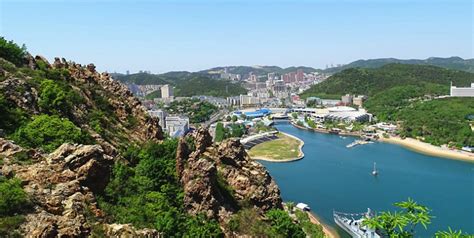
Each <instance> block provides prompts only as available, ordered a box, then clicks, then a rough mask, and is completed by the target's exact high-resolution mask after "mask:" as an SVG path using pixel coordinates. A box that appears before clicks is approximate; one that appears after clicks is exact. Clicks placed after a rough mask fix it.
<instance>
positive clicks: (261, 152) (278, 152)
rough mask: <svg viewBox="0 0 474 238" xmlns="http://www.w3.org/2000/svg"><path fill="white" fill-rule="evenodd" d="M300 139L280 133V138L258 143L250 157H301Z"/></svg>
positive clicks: (278, 158) (282, 158)
mask: <svg viewBox="0 0 474 238" xmlns="http://www.w3.org/2000/svg"><path fill="white" fill-rule="evenodd" d="M299 145H300V141H298V140H296V139H294V138H292V137H289V136H286V135H284V134H281V133H279V134H278V139H276V140H272V141H268V142H264V143H261V144H258V145H256V146H254V147H252V149H250V151H249V152H248V154H249V155H250V157H261V158H262V157H263V158H267V159H273V160H288V159H296V158H298V157H299V153H300V150H299Z"/></svg>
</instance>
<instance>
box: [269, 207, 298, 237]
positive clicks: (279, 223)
mask: <svg viewBox="0 0 474 238" xmlns="http://www.w3.org/2000/svg"><path fill="white" fill-rule="evenodd" d="M265 215H266V217H267V218H268V220H270V224H271V226H272V230H273V231H275V233H277V234H280V235H282V236H283V237H306V235H305V233H304V232H303V229H301V227H300V226H298V225H296V224H295V223H293V220H292V219H291V217H290V216H289V215H288V213H287V212H286V211H283V210H280V209H272V210H270V211H268V212H267V213H266V214H265Z"/></svg>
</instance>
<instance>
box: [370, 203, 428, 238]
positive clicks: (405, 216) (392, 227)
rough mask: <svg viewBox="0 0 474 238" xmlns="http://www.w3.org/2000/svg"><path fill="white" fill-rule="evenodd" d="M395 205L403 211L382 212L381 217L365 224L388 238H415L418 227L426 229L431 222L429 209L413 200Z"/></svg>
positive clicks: (375, 217) (371, 219) (373, 218)
mask: <svg viewBox="0 0 474 238" xmlns="http://www.w3.org/2000/svg"><path fill="white" fill-rule="evenodd" d="M394 205H395V206H396V207H398V208H401V209H402V210H401V211H396V212H393V213H392V212H382V213H381V214H380V215H377V216H374V217H371V218H368V219H365V220H364V222H363V224H365V225H367V226H369V227H370V228H372V229H378V230H379V231H381V232H382V233H383V234H385V235H386V236H387V237H413V236H414V235H415V228H416V226H417V225H419V224H421V225H422V226H423V227H424V228H425V229H426V228H427V225H428V224H430V222H431V218H432V216H431V215H430V212H429V209H428V208H427V207H426V206H423V205H420V204H418V203H416V202H415V201H414V200H412V199H411V198H408V200H407V201H403V202H398V203H395V204H394Z"/></svg>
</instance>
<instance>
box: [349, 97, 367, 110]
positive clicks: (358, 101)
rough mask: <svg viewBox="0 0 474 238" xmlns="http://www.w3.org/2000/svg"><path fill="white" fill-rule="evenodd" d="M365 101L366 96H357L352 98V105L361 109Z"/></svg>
mask: <svg viewBox="0 0 474 238" xmlns="http://www.w3.org/2000/svg"><path fill="white" fill-rule="evenodd" d="M366 99H367V96H365V95H359V96H357V97H354V98H353V99H352V104H354V105H356V106H359V107H362V105H363V104H364V101H365V100H366Z"/></svg>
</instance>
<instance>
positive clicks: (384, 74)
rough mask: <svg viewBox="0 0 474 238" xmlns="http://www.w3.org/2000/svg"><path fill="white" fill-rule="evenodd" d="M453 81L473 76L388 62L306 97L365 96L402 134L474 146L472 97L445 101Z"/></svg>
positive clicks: (347, 74)
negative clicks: (439, 97) (471, 116)
mask: <svg viewBox="0 0 474 238" xmlns="http://www.w3.org/2000/svg"><path fill="white" fill-rule="evenodd" d="M451 82H452V83H453V84H454V85H456V86H469V85H470V84H471V82H474V74H471V73H467V72H463V71H456V70H450V69H445V68H439V67H436V66H426V65H404V64H389V65H385V66H382V67H381V68H376V69H363V68H353V69H346V70H344V71H342V72H340V73H337V74H334V75H333V76H331V77H330V78H329V79H327V80H326V81H324V82H322V83H320V84H318V85H315V86H313V87H311V88H310V89H309V90H307V91H305V92H304V93H303V94H302V96H303V97H308V96H322V97H333V98H340V96H341V95H343V94H346V93H350V94H356V95H357V94H362V95H368V96H369V98H368V99H367V101H366V102H364V107H365V108H366V109H367V110H368V111H369V112H370V113H372V114H374V115H375V116H376V119H377V120H379V121H387V122H392V123H398V124H400V126H401V128H400V135H401V136H403V137H405V136H407V137H413V138H420V139H422V140H424V141H426V142H429V143H432V144H434V145H442V144H449V145H451V146H456V147H458V148H460V147H462V146H474V144H473V141H474V133H473V132H472V130H471V125H472V124H473V122H472V119H468V115H472V114H474V100H473V99H472V98H445V99H436V97H437V96H441V95H448V94H449V86H450V84H451Z"/></svg>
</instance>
